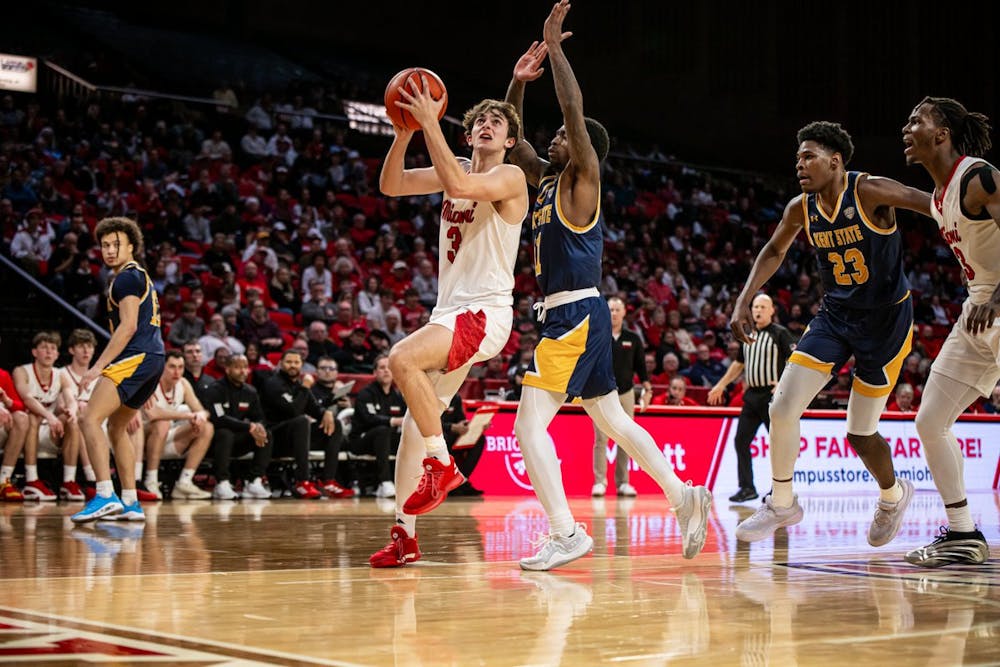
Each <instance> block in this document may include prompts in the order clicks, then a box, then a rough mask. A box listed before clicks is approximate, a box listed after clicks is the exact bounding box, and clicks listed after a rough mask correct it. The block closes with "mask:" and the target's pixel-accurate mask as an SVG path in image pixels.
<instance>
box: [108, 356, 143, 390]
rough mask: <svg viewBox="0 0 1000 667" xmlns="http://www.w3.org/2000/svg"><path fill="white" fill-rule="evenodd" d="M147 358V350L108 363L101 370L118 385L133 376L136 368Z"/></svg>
mask: <svg viewBox="0 0 1000 667" xmlns="http://www.w3.org/2000/svg"><path fill="white" fill-rule="evenodd" d="M145 359H146V353H145V352H140V353H139V354H133V355H132V356H131V357H125V358H124V359H122V360H121V361H118V362H115V363H113V364H110V365H108V366H107V367H106V368H105V369H104V370H103V371H101V375H103V376H104V377H106V378H108V379H109V380H111V381H112V382H114V383H115V386H116V387H117V386H118V385H120V384H121V383H122V382H123V381H125V380H127V379H129V378H130V377H132V374H133V373H135V369H137V368H139V364H141V363H142V362H143V361H145Z"/></svg>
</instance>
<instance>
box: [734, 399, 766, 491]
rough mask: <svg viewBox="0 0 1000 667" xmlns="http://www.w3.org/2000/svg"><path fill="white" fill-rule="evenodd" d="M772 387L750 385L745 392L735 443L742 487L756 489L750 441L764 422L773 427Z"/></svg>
mask: <svg viewBox="0 0 1000 667" xmlns="http://www.w3.org/2000/svg"><path fill="white" fill-rule="evenodd" d="M772 396H773V394H772V393H771V387H750V388H748V389H747V390H746V391H744V392H743V410H742V411H741V412H740V420H739V422H738V423H737V426H736V438H735V439H734V440H733V445H734V447H735V448H736V474H737V478H738V479H739V483H740V488H741V489H754V488H755V486H754V483H753V459H752V458H751V456H750V441H752V440H753V437H754V436H755V435H757V429H759V428H760V425H761V424H763V425H764V426H766V427H767V428H768V430H770V429H771V416H770V414H768V409H769V408H770V406H771V397H772Z"/></svg>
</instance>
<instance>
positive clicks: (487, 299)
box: [370, 80, 528, 567]
mask: <svg viewBox="0 0 1000 667" xmlns="http://www.w3.org/2000/svg"><path fill="white" fill-rule="evenodd" d="M421 84H422V85H421V86H420V87H417V86H413V87H411V88H409V89H405V90H402V96H403V98H404V100H405V101H401V102H399V103H398V104H399V106H400V108H402V109H405V110H407V111H409V112H410V113H411V114H412V115H413V117H414V118H415V119H416V120H417V122H418V123H419V124H420V126H421V127H422V128H423V130H424V140H425V143H426V145H427V150H428V152H429V153H430V158H431V162H432V164H433V166H431V167H428V168H425V169H404V168H403V159H404V156H405V153H406V147H407V145H408V144H409V143H410V139H411V138H412V137H413V131H412V130H407V129H404V128H402V127H395V128H394V129H395V131H396V139H395V141H393V144H392V146H391V147H390V148H389V153H388V155H387V156H386V159H385V164H384V165H383V167H382V175H381V178H380V180H379V186H380V188H381V190H382V192H383V193H384V194H386V195H389V196H392V197H405V196H409V195H425V194H431V193H435V192H443V193H444V200H443V202H442V206H441V231H440V237H439V243H438V247H439V248H440V253H441V256H440V258H439V265H440V267H439V275H438V300H437V305H435V307H434V310H433V312H432V313H431V319H430V322H429V323H428V324H427V325H425V326H424V327H422V328H420V329H418V330H417V331H415V332H413V333H412V334H410V335H409V336H407V337H406V338H404V339H403V340H401V341H400V342H399V343H397V344H396V345H395V346H394V347H393V348H392V351H391V352H390V355H389V365H390V368H391V369H392V375H393V379H394V380H395V382H396V384H397V385H398V386H399V388H400V391H402V393H403V397H404V398H405V399H406V404H407V408H408V410H407V413H406V417H405V418H404V420H403V426H402V428H403V433H402V437H401V440H400V444H399V451H398V453H397V455H396V482H395V487H396V489H395V491H396V525H395V526H394V527H393V528H392V531H391V535H392V542H390V543H389V544H388V545H387V546H386V547H385V548H384V549H382V550H380V551H378V552H376V553H375V554H373V555H372V557H371V559H370V563H371V565H372V567H399V566H401V565H405V564H406V563H407V562H412V561H414V560H417V559H419V557H420V550H419V549H418V548H417V542H416V532H415V530H416V529H415V523H416V515H417V514H424V513H426V512H430V511H431V510H433V509H434V508H435V507H437V506H438V505H440V504H441V503H442V502H443V501H444V499H445V497H446V495H447V493H448V491H450V490H452V489H454V488H456V487H458V486H459V485H460V484H461V483H462V482H464V481H465V478H464V476H463V475H462V474H461V473H460V472H459V471H458V468H457V466H456V465H455V460H454V459H453V458H452V457H451V455H450V454H448V450H447V447H446V445H445V441H444V436H443V433H442V427H441V413H442V412H443V411H444V409H445V408H446V407H447V406H448V404H449V403H450V402H451V399H452V397H453V396H454V395H455V393H456V392H457V391H458V389H459V387H461V386H462V382H464V381H465V378H466V376H467V375H468V372H469V369H470V368H471V367H472V365H473V364H475V363H477V362H479V361H485V360H487V359H490V358H491V357H494V356H496V355H497V354H498V353H499V352H500V350H501V349H502V348H503V346H504V344H505V343H506V342H507V338H508V337H509V336H510V329H511V326H512V323H513V308H512V305H513V298H512V296H511V293H512V291H513V289H514V261H515V259H516V257H517V250H518V245H519V242H520V236H521V223H522V221H523V220H524V217H525V215H526V214H527V212H528V188H527V184H526V182H525V178H524V172H522V171H521V170H520V169H519V168H518V167H515V166H513V165H509V164H504V157H505V155H506V152H507V151H508V150H509V149H510V148H511V147H513V146H514V143H515V141H516V140H517V136H518V131H519V128H520V119H519V118H518V116H517V113H516V112H515V111H514V109H513V107H511V105H509V104H506V103H504V102H500V101H497V100H483V101H482V102H480V103H479V104H477V105H476V106H474V107H473V108H472V109H470V110H469V111H468V112H466V114H465V117H464V119H463V125H464V126H465V131H466V140H467V141H468V142H469V145H471V146H472V160H467V159H462V160H459V159H456V157H455V155H454V154H453V153H452V152H451V149H450V148H449V147H448V142H447V141H446V140H445V138H444V134H443V133H442V132H441V126H440V124H439V122H438V110H439V109H440V108H441V107H442V106H443V104H444V100H443V99H442V100H439V101H435V100H434V99H433V98H432V97H431V95H430V93H429V92H427V82H426V80H424V81H422V82H421ZM421 468H422V469H423V472H422V473H421ZM418 480H419V483H418ZM404 501H405V502H404Z"/></svg>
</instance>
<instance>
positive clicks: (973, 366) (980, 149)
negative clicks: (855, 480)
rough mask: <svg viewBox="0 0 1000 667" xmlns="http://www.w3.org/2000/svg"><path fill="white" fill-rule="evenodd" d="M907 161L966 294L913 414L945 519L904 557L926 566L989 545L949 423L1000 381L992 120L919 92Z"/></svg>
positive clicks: (981, 554) (978, 558) (981, 556)
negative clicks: (928, 188)
mask: <svg viewBox="0 0 1000 667" xmlns="http://www.w3.org/2000/svg"><path fill="white" fill-rule="evenodd" d="M903 144H904V146H905V149H904V155H905V156H906V163H907V164H920V165H923V167H924V169H926V170H927V172H928V173H929V174H930V175H931V177H932V178H933V179H934V186H935V188H934V205H933V206H932V207H931V214H932V215H933V216H934V219H935V220H936V221H937V223H938V227H940V229H941V233H942V235H943V236H944V239H945V241H947V242H948V245H949V246H951V249H952V252H953V253H954V254H955V257H956V258H957V259H958V262H959V264H961V266H962V275H963V281H964V282H965V283H966V285H967V286H968V289H969V296H968V298H966V300H965V303H964V304H962V314H961V315H960V316H959V318H958V321H957V322H955V326H954V328H953V329H952V330H951V333H950V334H949V336H948V338H947V339H946V340H945V342H944V345H943V346H942V347H941V351H940V352H939V353H938V356H937V358H936V359H935V360H934V364H933V365H932V366H931V372H930V376H929V377H928V378H927V384H926V386H925V388H924V395H923V401H922V402H921V404H920V410H919V411H918V412H917V433H918V434H919V435H920V441H921V442H922V443H923V446H924V453H925V454H926V456H927V465H928V466H929V467H930V469H931V473H932V474H933V475H934V484H935V485H937V488H938V492H939V493H940V494H941V500H942V501H943V502H944V507H945V513H946V514H947V517H948V526H947V528H942V529H941V532H940V534H939V535H938V537H937V539H935V540H934V541H933V542H932V543H931V544H929V545H927V546H926V547H921V548H920V549H915V550H913V551H911V552H910V553H908V554H906V560H907V561H909V562H910V563H913V564H914V565H921V566H923V567H939V566H941V565H948V564H949V563H972V564H979V563H983V562H985V561H986V559H987V558H989V555H990V551H989V546H988V545H987V544H986V539H985V538H984V537H983V534H982V533H981V532H979V530H977V529H976V526H975V524H973V522H972V515H971V513H970V512H969V503H968V501H967V500H966V497H965V482H964V479H963V470H962V468H963V460H962V450H961V448H960V447H959V445H958V441H957V440H956V439H955V434H954V433H953V432H952V430H951V427H952V425H953V424H954V423H955V421H956V420H957V419H958V415H960V414H961V413H962V412H964V411H965V409H966V408H967V407H969V405H970V404H971V403H972V402H973V401H975V400H976V399H977V398H979V397H980V396H989V395H990V393H991V392H992V391H993V387H994V386H995V385H996V383H997V381H998V380H1000V327H996V326H994V325H993V323H994V320H995V319H996V317H997V314H998V313H1000V268H998V265H1000V229H998V227H1000V192H998V187H997V186H998V184H1000V174H997V170H996V167H994V166H993V165H991V164H990V163H988V162H986V161H985V160H983V159H982V158H983V155H984V154H985V153H986V151H988V150H989V149H990V145H991V141H990V125H989V119H988V118H987V117H986V116H984V115H983V114H981V113H972V112H969V111H967V110H966V108H965V107H964V106H963V105H962V104H961V103H959V102H957V101H955V100H953V99H950V98H947V97H925V98H924V99H923V100H921V101H920V103H919V104H918V105H917V106H916V107H915V108H914V109H913V111H912V112H911V113H910V117H909V119H908V120H907V121H906V125H904V126H903Z"/></svg>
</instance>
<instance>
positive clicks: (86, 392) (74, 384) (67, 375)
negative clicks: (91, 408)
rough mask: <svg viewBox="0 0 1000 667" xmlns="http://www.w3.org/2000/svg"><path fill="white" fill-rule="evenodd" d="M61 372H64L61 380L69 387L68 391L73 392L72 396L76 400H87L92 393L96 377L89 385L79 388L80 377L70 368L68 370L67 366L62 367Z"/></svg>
mask: <svg viewBox="0 0 1000 667" xmlns="http://www.w3.org/2000/svg"><path fill="white" fill-rule="evenodd" d="M62 372H63V374H64V377H63V380H62V381H63V382H65V383H66V386H67V387H69V391H70V393H71V394H73V398H75V399H76V400H78V401H89V400H90V395H91V394H93V393H94V387H96V386H97V379H96V378H95V379H94V380H93V381H91V383H90V384H89V385H87V386H86V387H84V388H83V389H82V390H81V389H80V378H79V377H77V376H76V375H75V374H74V373H73V371H72V370H70V367H69V366H66V367H64V368H63V369H62Z"/></svg>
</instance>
